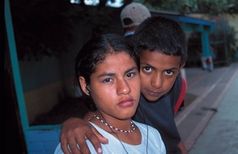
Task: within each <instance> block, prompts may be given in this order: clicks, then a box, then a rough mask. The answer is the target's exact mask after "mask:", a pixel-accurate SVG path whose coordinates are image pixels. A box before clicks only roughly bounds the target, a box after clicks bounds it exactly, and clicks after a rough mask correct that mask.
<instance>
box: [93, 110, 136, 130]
mask: <svg viewBox="0 0 238 154" xmlns="http://www.w3.org/2000/svg"><path fill="white" fill-rule="evenodd" d="M94 117H95V118H96V119H97V120H99V121H100V122H101V123H102V124H104V125H106V126H108V127H109V128H110V129H113V130H115V131H118V132H121V133H132V132H134V131H135V130H136V127H135V124H134V122H133V121H132V120H131V121H130V123H131V129H128V130H123V129H120V128H117V127H114V126H112V125H111V124H109V123H107V122H106V121H105V120H104V119H102V118H101V117H100V116H99V115H97V114H94Z"/></svg>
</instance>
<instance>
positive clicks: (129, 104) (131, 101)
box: [118, 99, 134, 108]
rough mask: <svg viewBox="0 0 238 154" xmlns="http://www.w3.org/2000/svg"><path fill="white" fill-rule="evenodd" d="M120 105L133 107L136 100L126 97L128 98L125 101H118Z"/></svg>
mask: <svg viewBox="0 0 238 154" xmlns="http://www.w3.org/2000/svg"><path fill="white" fill-rule="evenodd" d="M118 105H119V106H120V107H124V108H125V107H132V106H133V105H134V100H133V99H126V100H123V101H120V102H119V103H118Z"/></svg>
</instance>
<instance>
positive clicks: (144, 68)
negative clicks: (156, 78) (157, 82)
mask: <svg viewBox="0 0 238 154" xmlns="http://www.w3.org/2000/svg"><path fill="white" fill-rule="evenodd" d="M142 70H143V71H144V72H147V73H149V72H151V71H152V68H151V67H149V66H145V67H143V68H142Z"/></svg>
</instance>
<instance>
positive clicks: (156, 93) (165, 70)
mask: <svg viewBox="0 0 238 154" xmlns="http://www.w3.org/2000/svg"><path fill="white" fill-rule="evenodd" d="M180 66H181V57H180V56H169V55H165V54H162V53H161V52H158V51H152V52H151V51H147V50H145V51H143V52H142V53H141V54H140V77H141V92H142V94H143V95H144V97H145V98H146V99H147V100H149V101H157V100H158V99H159V98H160V97H161V96H163V95H165V94H166V93H168V92H169V91H170V89H171V88H172V86H173V84H174V82H175V79H176V77H177V75H178V74H179V71H180Z"/></svg>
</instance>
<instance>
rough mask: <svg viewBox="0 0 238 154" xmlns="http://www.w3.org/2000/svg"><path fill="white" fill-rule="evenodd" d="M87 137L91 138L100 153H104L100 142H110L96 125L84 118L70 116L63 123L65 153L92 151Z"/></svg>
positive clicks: (81, 153) (74, 153) (62, 145)
mask: <svg viewBox="0 0 238 154" xmlns="http://www.w3.org/2000/svg"><path fill="white" fill-rule="evenodd" d="M86 139H88V140H90V142H91V143H92V144H93V146H94V148H95V150H96V151H97V152H98V153H102V149H101V144H100V143H103V144H106V143H107V142H108V140H107V139H106V138H104V137H103V136H102V135H101V134H100V133H99V132H98V131H97V130H96V129H95V128H94V127H92V126H91V125H90V124H89V123H88V122H85V121H84V120H82V119H79V118H70V119H68V120H66V121H65V122H64V123H63V127H62V130H61V136H60V140H61V147H62V150H63V152H64V153H65V154H71V153H72V154H88V153H90V151H89V149H88V146H87V144H86ZM77 144H78V145H79V147H80V148H78V146H77Z"/></svg>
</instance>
